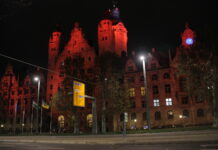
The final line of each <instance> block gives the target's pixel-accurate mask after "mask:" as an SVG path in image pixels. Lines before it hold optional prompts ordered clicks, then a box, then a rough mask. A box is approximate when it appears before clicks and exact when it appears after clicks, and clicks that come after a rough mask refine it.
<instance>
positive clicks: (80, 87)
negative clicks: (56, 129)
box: [73, 81, 85, 107]
mask: <svg viewBox="0 0 218 150" xmlns="http://www.w3.org/2000/svg"><path fill="white" fill-rule="evenodd" d="M73 105H74V106H77V107H85V84H84V83H82V82H78V81H73Z"/></svg>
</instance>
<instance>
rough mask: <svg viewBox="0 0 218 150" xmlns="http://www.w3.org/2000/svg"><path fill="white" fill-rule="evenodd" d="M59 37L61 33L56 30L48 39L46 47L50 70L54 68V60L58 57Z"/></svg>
mask: <svg viewBox="0 0 218 150" xmlns="http://www.w3.org/2000/svg"><path fill="white" fill-rule="evenodd" d="M60 37H61V32H60V30H59V28H56V30H55V31H54V32H52V35H51V37H50V39H49V46H48V68H49V69H51V68H53V67H54V64H55V61H56V58H57V56H58V52H59V47H60Z"/></svg>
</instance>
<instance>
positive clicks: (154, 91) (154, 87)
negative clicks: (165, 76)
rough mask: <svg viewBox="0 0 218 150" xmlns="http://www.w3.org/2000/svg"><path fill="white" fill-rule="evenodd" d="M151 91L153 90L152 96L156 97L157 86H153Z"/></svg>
mask: <svg viewBox="0 0 218 150" xmlns="http://www.w3.org/2000/svg"><path fill="white" fill-rule="evenodd" d="M152 89H153V94H154V95H156V94H158V93H159V91H158V86H153V87H152Z"/></svg>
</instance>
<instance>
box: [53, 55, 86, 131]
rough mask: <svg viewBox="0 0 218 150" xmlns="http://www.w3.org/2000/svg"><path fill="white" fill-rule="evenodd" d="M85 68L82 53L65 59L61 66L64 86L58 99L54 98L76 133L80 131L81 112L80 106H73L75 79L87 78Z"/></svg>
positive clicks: (57, 106)
mask: <svg viewBox="0 0 218 150" xmlns="http://www.w3.org/2000/svg"><path fill="white" fill-rule="evenodd" d="M83 68H84V59H83V58H82V57H81V56H80V55H76V56H74V57H68V58H66V59H65V61H64V64H63V65H62V66H61V68H60V70H61V71H60V72H62V73H63V75H64V80H63V82H62V83H63V87H62V88H60V89H59V91H58V93H57V95H58V96H56V100H55V99H54V103H55V106H56V108H57V109H58V111H59V112H60V113H62V114H64V115H65V117H66V120H68V122H69V124H70V125H73V127H74V133H75V134H78V133H79V118H80V117H79V115H81V114H79V112H78V109H79V108H77V107H75V106H73V95H72V94H73V81H74V80H77V79H84V78H85V72H84V70H83ZM74 77H75V78H74ZM57 97H58V98H57Z"/></svg>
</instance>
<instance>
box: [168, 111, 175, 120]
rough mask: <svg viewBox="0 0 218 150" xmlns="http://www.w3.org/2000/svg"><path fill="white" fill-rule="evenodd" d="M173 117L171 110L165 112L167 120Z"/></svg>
mask: <svg viewBox="0 0 218 150" xmlns="http://www.w3.org/2000/svg"><path fill="white" fill-rule="evenodd" d="M173 117H174V114H173V111H172V110H170V111H168V112H167V118H168V119H173Z"/></svg>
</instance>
